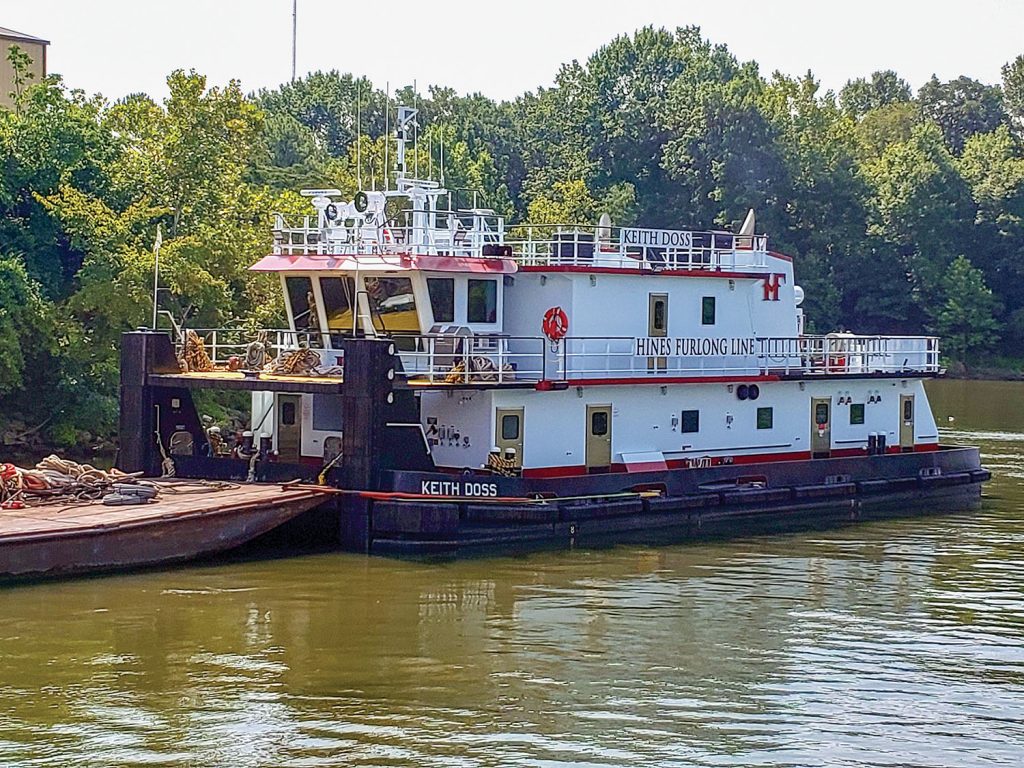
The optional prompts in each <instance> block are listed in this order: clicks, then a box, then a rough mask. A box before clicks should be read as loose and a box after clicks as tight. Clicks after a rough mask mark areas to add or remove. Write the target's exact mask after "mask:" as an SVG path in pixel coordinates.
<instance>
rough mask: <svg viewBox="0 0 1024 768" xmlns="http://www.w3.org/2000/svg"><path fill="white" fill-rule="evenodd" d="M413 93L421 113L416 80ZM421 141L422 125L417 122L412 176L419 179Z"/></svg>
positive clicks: (413, 135)
mask: <svg viewBox="0 0 1024 768" xmlns="http://www.w3.org/2000/svg"><path fill="white" fill-rule="evenodd" d="M412 92H413V95H414V96H415V97H416V111H417V112H419V111H420V109H419V107H420V92H419V90H417V88H416V81H415V80H413V81H412ZM419 140H420V124H419V121H417V122H415V123H413V124H412V168H413V171H412V175H413V176H415V177H416V178H417V179H418V178H419V177H420V149H419Z"/></svg>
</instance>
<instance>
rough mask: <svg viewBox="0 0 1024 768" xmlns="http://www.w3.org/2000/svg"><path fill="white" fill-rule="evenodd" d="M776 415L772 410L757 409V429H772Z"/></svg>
mask: <svg viewBox="0 0 1024 768" xmlns="http://www.w3.org/2000/svg"><path fill="white" fill-rule="evenodd" d="M773 419H774V414H773V413H772V409H771V408H758V409H757V428H758V429H771V428H772V421H773Z"/></svg>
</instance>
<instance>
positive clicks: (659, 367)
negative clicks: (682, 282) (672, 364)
mask: <svg viewBox="0 0 1024 768" xmlns="http://www.w3.org/2000/svg"><path fill="white" fill-rule="evenodd" d="M647 335H648V336H649V337H651V338H659V339H660V338H664V337H665V336H668V294H667V293H650V294H648V295H647ZM667 368H668V361H667V360H666V359H665V358H664V357H649V358H647V370H648V371H650V372H651V373H663V372H664V371H665V370H666V369H667Z"/></svg>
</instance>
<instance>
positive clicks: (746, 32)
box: [0, 0, 1024, 99]
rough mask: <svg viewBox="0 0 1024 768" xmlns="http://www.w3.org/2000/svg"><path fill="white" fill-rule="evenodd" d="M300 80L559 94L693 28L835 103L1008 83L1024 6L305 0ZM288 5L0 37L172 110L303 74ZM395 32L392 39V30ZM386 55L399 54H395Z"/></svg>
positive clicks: (180, 2) (4, 17)
mask: <svg viewBox="0 0 1024 768" xmlns="http://www.w3.org/2000/svg"><path fill="white" fill-rule="evenodd" d="M298 5H299V27H298V71H299V73H300V75H301V74H302V73H305V72H308V71H313V70H317V69H324V70H328V69H338V70H341V71H342V72H346V71H352V72H355V73H357V74H365V75H367V76H368V77H369V78H370V79H371V80H372V81H373V82H374V84H375V85H376V86H377V87H380V88H383V87H384V84H385V82H387V81H390V84H391V86H392V88H396V87H400V86H402V85H406V84H411V83H412V81H413V80H414V79H415V80H417V81H418V84H419V85H420V87H421V88H424V87H425V86H426V85H427V84H430V83H436V84H441V85H448V86H451V87H453V88H455V89H456V90H457V91H459V92H463V93H465V92H472V91H480V92H482V93H484V94H486V95H488V96H491V97H492V98H497V99H507V98H512V97H514V96H516V95H518V94H520V93H522V92H523V91H525V90H533V89H536V87H537V86H538V85H549V84H551V82H552V80H553V78H554V75H555V73H556V72H557V70H558V66H559V64H561V63H562V62H566V61H570V60H572V59H574V58H575V59H580V60H583V59H586V58H587V57H588V56H589V55H590V54H591V53H592V52H593V51H594V50H596V49H597V48H598V47H599V46H601V45H602V44H604V43H606V42H608V41H609V40H611V38H612V37H614V36H615V35H617V34H620V33H628V32H632V31H633V30H634V29H636V28H638V27H641V26H644V25H646V24H654V25H657V26H665V27H668V28H669V29H673V28H675V27H676V26H684V25H689V24H696V25H698V26H700V27H701V29H702V32H703V34H704V36H705V37H708V38H710V39H711V40H712V42H715V43H725V44H726V45H728V47H729V49H730V50H731V51H732V52H733V53H734V54H735V55H736V56H737V57H739V58H740V59H741V60H748V59H754V60H756V61H757V62H758V63H759V64H760V65H761V72H762V74H765V75H769V74H771V72H772V71H773V70H776V69H778V70H781V71H783V72H785V73H787V74H793V75H800V74H802V73H804V72H805V71H806V70H807V69H811V70H812V71H813V72H814V74H815V76H816V77H818V79H819V80H820V81H821V82H822V84H823V86H824V87H825V88H833V89H838V88H840V87H842V85H843V83H844V82H846V80H847V79H849V78H851V77H857V76H863V75H868V74H870V73H871V72H872V71H874V70H877V69H894V70H896V71H897V72H898V73H899V74H900V75H901V76H902V77H904V78H905V79H906V80H908V81H909V82H910V84H911V85H912V86H913V87H914V88H915V89H916V88H918V87H919V86H920V85H921V84H922V83H923V82H924V81H925V80H927V79H928V78H929V77H930V76H931V74H932V73H933V72H934V73H936V74H937V75H938V76H939V77H940V78H941V79H943V80H947V79H950V78H953V77H957V76H959V75H961V74H965V75H968V76H970V77H974V78H977V79H979V80H982V81H984V82H988V83H997V82H999V79H1000V73H999V69H1000V67H1001V66H1002V65H1003V64H1004V63H1005V62H1007V61H1009V60H1011V59H1013V58H1015V57H1016V56H1017V55H1018V54H1020V53H1024V34H1022V33H1024V2H1021V1H1020V0H972V1H971V2H970V3H964V2H962V0H961V1H960V2H953V1H952V0H931V2H924V1H918V2H909V1H908V0H856V2H836V1H835V0H817V2H814V1H812V0H759V2H753V1H750V0H732V1H731V2H729V1H728V0H699V1H698V0H675V1H674V2H672V1H671V0H617V2H607V1H606V0H592V1H591V2H585V1H584V0H572V1H571V2H569V1H565V0H504V1H503V2H488V0H439V1H438V2H425V1H424V0H417V1H416V2H405V1H404V0H391V2H366V1H365V0H363V1H360V0H347V1H345V2H326V0H298ZM291 8H292V2H291V0H163V1H162V2H152V0H0V26H2V27H9V28H12V29H16V30H18V31H20V32H23V33H25V34H29V35H35V36H37V37H42V38H45V39H48V40H50V41H51V46H50V51H49V69H50V71H51V72H59V73H61V74H62V75H63V76H64V78H65V80H66V82H67V83H68V84H69V85H71V86H72V87H78V88H83V89H85V90H86V91H88V92H90V93H92V92H97V91H98V92H101V93H103V94H104V95H105V96H107V97H109V98H119V97H121V96H124V95H125V94H128V93H132V92H136V91H144V92H146V93H149V94H151V95H153V96H156V97H162V96H164V95H165V94H166V86H165V84H164V78H165V77H166V75H167V74H168V73H169V72H170V71H171V70H173V69H176V68H179V67H182V68H186V69H188V68H195V69H196V70H198V71H200V72H203V73H205V74H206V75H208V76H209V78H210V81H211V83H223V82H225V81H227V80H228V79H230V78H232V77H236V78H239V79H241V81H242V85H243V87H244V88H245V89H246V90H247V91H248V90H255V89H257V88H260V87H265V86H269V87H273V86H275V85H277V84H278V83H280V82H282V81H284V80H287V79H288V78H289V77H290V74H291ZM388 23H390V24H392V26H390V27H385V26H384V25H385V24H388ZM384 44H387V45H388V50H387V51H385V49H384V47H383V46H384Z"/></svg>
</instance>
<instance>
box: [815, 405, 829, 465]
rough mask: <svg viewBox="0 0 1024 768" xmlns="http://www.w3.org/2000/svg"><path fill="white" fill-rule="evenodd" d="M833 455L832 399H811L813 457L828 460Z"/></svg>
mask: <svg viewBox="0 0 1024 768" xmlns="http://www.w3.org/2000/svg"><path fill="white" fill-rule="evenodd" d="M831 453H832V398H829V397H820V398H819V397H813V398H811V456H812V457H813V458H815V459H827V458H828V457H829V455H831Z"/></svg>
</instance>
